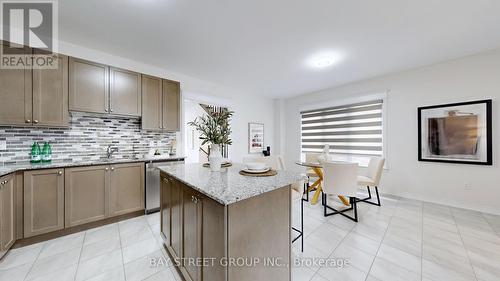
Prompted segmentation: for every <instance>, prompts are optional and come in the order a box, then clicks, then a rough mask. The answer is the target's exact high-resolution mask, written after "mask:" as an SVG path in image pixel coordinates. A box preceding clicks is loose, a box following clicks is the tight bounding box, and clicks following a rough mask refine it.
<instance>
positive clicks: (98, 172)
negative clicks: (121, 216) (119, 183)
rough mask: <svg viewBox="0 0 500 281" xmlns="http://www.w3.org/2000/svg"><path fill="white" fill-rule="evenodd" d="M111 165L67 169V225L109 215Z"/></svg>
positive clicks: (87, 221)
mask: <svg viewBox="0 0 500 281" xmlns="http://www.w3.org/2000/svg"><path fill="white" fill-rule="evenodd" d="M109 170H110V169H109V166H108V165H104V166H89V167H77V168H68V169H66V171H65V184H64V190H65V196H64V197H65V200H64V209H65V227H71V226H75V225H80V224H84V223H89V222H93V221H98V220H102V219H105V218H107V217H108V216H109V204H108V201H109V185H110V184H109V179H110V173H109Z"/></svg>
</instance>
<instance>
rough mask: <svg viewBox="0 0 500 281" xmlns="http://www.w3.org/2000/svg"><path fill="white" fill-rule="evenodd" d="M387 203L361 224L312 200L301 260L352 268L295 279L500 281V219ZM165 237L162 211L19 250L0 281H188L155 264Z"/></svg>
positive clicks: (366, 213) (2, 266)
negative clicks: (324, 260)
mask: <svg viewBox="0 0 500 281" xmlns="http://www.w3.org/2000/svg"><path fill="white" fill-rule="evenodd" d="M382 203H383V206H382V207H376V206H371V205H367V204H359V211H360V222H358V223H357V224H356V223H354V222H351V221H349V220H347V219H345V218H343V217H341V216H332V217H328V218H324V217H323V215H322V208H321V206H320V205H319V204H318V205H316V206H310V205H308V204H307V203H306V204H305V233H306V239H305V251H304V253H301V252H300V243H296V244H294V246H293V252H294V258H296V259H298V260H299V261H303V262H304V263H306V262H308V261H311V260H310V259H311V258H316V259H317V258H330V259H333V258H339V259H346V260H347V261H348V262H349V265H348V266H346V267H344V268H338V267H331V266H330V267H327V266H323V267H318V266H316V265H313V264H309V266H301V267H294V268H293V270H292V277H293V280H294V281H309V280H311V281H325V280H326V281H328V280H330V281H332V280H338V281H348V280H366V281H392V280H404V281H407V280H422V281H448V280H449V281H460V280H475V281H498V280H500V217H499V216H493V215H488V214H483V213H479V212H473V211H467V210H461V209H454V208H449V207H446V206H440V205H436V204H429V203H423V202H419V201H413V200H407V199H394V198H383V202H382ZM332 204H333V201H332ZM295 205H296V206H294V207H295V210H294V216H295V217H297V216H296V215H297V214H298V210H299V208H298V202H296V204H295ZM295 221H296V222H297V220H295ZM159 232H160V229H159V214H158V213H157V214H153V215H150V216H143V217H139V218H134V219H130V220H127V221H123V222H120V223H116V224H111V225H107V226H103V227H100V228H96V229H92V230H88V231H85V232H81V233H76V234H73V235H69V236H66V237H61V238H58V239H54V240H51V241H47V242H44V243H39V244H36V245H31V246H27V247H24V248H19V249H14V250H12V251H10V252H9V253H8V254H7V256H6V257H4V258H3V259H2V260H1V261H0V281H24V280H26V281H28V280H29V281H31V280H36V281H42V280H50V281H63V280H71V281H83V280H91V281H98V280H102V281H114V280H117V281H118V280H126V281H134V280H148V281H152V280H161V281H177V280H180V278H179V277H178V275H177V273H176V272H175V270H174V269H173V268H171V267H167V266H160V267H151V266H150V264H149V262H150V258H152V257H154V258H159V257H166V253H165V252H164V250H163V249H162V247H161V238H160V236H159Z"/></svg>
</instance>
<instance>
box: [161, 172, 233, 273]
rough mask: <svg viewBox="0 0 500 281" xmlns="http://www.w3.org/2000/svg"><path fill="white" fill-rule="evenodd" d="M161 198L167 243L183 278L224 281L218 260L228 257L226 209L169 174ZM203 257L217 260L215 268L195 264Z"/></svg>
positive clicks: (222, 270) (162, 185)
mask: <svg viewBox="0 0 500 281" xmlns="http://www.w3.org/2000/svg"><path fill="white" fill-rule="evenodd" d="M160 198H161V204H160V215H161V222H162V225H161V232H162V236H163V238H164V244H165V246H166V248H167V250H168V252H169V254H170V255H171V256H172V257H173V258H174V260H175V261H176V262H178V266H179V268H180V271H181V273H182V275H183V277H184V279H185V280H188V281H202V280H224V278H225V268H224V267H222V266H221V265H220V264H219V261H220V260H221V259H222V258H223V257H224V255H225V250H224V249H225V247H224V245H225V244H224V243H225V240H224V237H225V234H224V230H225V207H224V206H223V205H221V204H219V203H217V202H215V201H213V200H212V199H210V198H208V197H206V196H205V195H203V194H201V193H199V192H197V191H196V190H194V189H192V188H190V187H188V186H187V185H185V184H183V183H182V182H179V181H178V180H175V179H173V178H171V177H169V176H167V175H166V174H162V175H161V189H160ZM204 257H206V258H210V259H211V258H214V259H215V260H214V264H213V266H204V267H203V266H198V265H196V264H193V261H194V262H195V263H196V262H197V261H199V260H200V259H201V258H204ZM190 261H191V263H190ZM179 262H180V263H179Z"/></svg>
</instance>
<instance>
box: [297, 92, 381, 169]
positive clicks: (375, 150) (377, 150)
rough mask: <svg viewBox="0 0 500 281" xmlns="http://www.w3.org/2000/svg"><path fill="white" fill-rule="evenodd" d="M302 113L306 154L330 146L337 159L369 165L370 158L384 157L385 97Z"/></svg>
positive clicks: (302, 145) (333, 155)
mask: <svg viewBox="0 0 500 281" xmlns="http://www.w3.org/2000/svg"><path fill="white" fill-rule="evenodd" d="M300 114H301V124H302V125H301V127H302V130H301V131H302V137H301V147H302V154H305V153H322V152H323V147H324V146H325V145H326V144H328V145H329V146H330V154H331V155H332V157H333V158H334V159H335V160H337V161H349V162H356V163H359V164H360V165H363V166H366V165H367V164H368V161H369V159H370V157H372V156H383V155H384V152H383V148H384V145H383V135H384V134H383V122H382V121H383V119H382V118H383V116H382V114H383V100H382V99H376V100H371V101H367V102H360V103H353V104H347V105H343V106H335V107H328V108H321V109H315V110H307V111H302V112H300Z"/></svg>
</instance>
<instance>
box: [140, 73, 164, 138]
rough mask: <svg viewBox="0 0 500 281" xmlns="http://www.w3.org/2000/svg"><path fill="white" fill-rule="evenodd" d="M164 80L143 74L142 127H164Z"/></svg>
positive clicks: (159, 128) (156, 128)
mask: <svg viewBox="0 0 500 281" xmlns="http://www.w3.org/2000/svg"><path fill="white" fill-rule="evenodd" d="M161 101H162V80H161V78H157V77H152V76H147V75H142V129H143V130H161V129H162V125H163V124H162V108H163V106H162V102H161Z"/></svg>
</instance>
